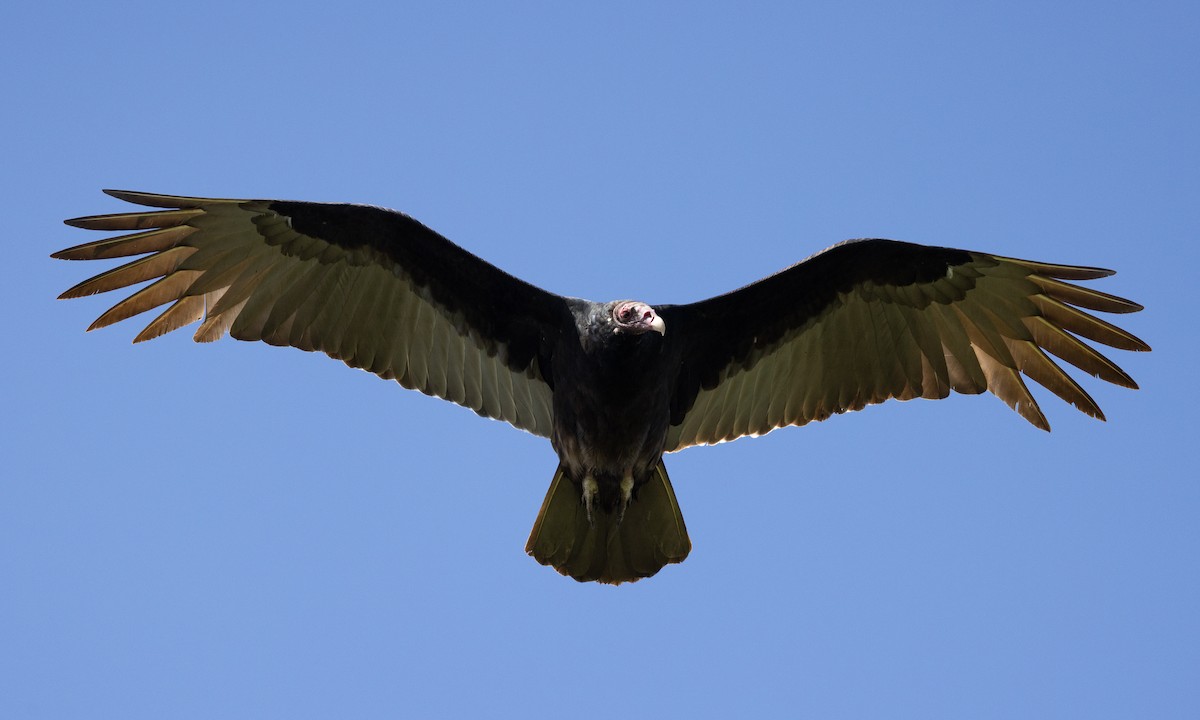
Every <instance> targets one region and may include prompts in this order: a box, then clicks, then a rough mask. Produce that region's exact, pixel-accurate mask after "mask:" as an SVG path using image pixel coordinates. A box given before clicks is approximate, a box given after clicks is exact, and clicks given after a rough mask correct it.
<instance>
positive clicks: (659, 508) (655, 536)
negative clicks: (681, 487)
mask: <svg viewBox="0 0 1200 720" xmlns="http://www.w3.org/2000/svg"><path fill="white" fill-rule="evenodd" d="M597 510H598V511H597V512H595V517H594V522H591V523H589V522H588V518H587V509H586V508H585V507H584V504H583V499H582V491H581V490H580V487H579V485H578V484H576V483H575V482H572V481H571V479H570V478H569V477H567V474H566V472H564V470H563V468H562V467H559V468H558V471H557V472H555V473H554V479H553V480H552V481H551V482H550V489H549V490H548V491H547V492H546V499H545V500H543V501H542V509H541V510H540V511H539V512H538V517H537V520H536V521H535V522H534V524H533V532H531V533H530V534H529V542H528V543H526V545H525V552H527V553H529V554H530V555H532V556H533V558H534V559H535V560H537V561H538V562H540V563H541V564H543V565H550V566H552V567H553V568H554V569H555V570H557V571H559V572H560V573H562V574H563V575H569V576H571V577H573V578H575V579H576V580H578V581H580V582H589V581H598V582H602V583H610V584H613V585H618V584H620V583H623V582H634V581H636V580H639V579H641V578H644V577H650V576H651V575H653V574H654V573H656V572H658V571H659V570H661V569H662V568H663V566H664V565H666V564H667V563H677V562H682V561H683V559H684V558H686V557H687V556H688V552H690V551H691V549H692V541H691V540H689V539H688V534H687V527H685V526H684V524H683V514H682V513H680V511H679V503H678V501H676V499H675V490H674V489H673V488H672V487H671V480H670V478H668V477H667V468H666V466H665V465H663V463H662V461H661V460H660V461H659V463H658V465H657V466H656V467H655V469H654V472H653V473H652V474H651V476H650V479H649V480H648V481H647V482H646V483H645V484H643V485H641V486H640V487H638V489H637V490H636V492H635V494H634V497H633V499H632V501H630V503H629V507H628V508H626V509H625V515H624V517H623V518H621V519H620V520H619V521H618V517H619V513H618V512H617V511H616V510H612V511H608V510H604V509H599V508H598V509H597Z"/></svg>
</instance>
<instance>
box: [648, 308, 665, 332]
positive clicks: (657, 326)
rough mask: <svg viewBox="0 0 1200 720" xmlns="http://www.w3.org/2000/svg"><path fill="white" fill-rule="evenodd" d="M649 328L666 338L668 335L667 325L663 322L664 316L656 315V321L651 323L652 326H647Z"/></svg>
mask: <svg viewBox="0 0 1200 720" xmlns="http://www.w3.org/2000/svg"><path fill="white" fill-rule="evenodd" d="M647 327H649V328H650V329H651V330H653V331H654V332H656V333H658V334H659V335H663V336H666V334H667V324H666V323H665V322H663V319H662V316H661V315H659V314H658V313H654V319H653V320H651V321H650V324H649V325H647Z"/></svg>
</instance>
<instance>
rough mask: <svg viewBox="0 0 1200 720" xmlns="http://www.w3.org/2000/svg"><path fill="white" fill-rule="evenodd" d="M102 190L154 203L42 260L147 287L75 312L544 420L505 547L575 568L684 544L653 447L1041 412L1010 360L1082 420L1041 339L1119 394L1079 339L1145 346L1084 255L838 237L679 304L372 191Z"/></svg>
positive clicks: (643, 570) (533, 425) (641, 570)
mask: <svg viewBox="0 0 1200 720" xmlns="http://www.w3.org/2000/svg"><path fill="white" fill-rule="evenodd" d="M106 192H107V193H108V194H110V195H112V196H114V197H117V198H120V199H122V200H126V201H129V202H131V203H136V204H138V205H143V206H148V207H153V208H162V209H159V210H152V211H137V212H128V213H120V214H112V215H95V216H90V217H82V218H77V219H74V220H68V221H67V223H68V224H69V225H73V226H75V227H80V228H86V229H91V230H120V231H133V232H132V233H131V234H126V235H121V236H118V237H112V238H107V239H104V240H99V241H96V242H90V243H85V244H83V245H78V246H75V247H72V248H69V249H66V250H62V251H60V252H57V253H55V254H54V255H53V257H56V258H60V259H65V260H101V259H108V258H123V257H130V256H142V257H140V258H138V259H136V260H133V261H132V262H128V263H126V264H123V265H121V266H119V267H116V268H114V269H111V270H108V271H107V272H104V273H101V274H99V275H97V276H95V277H93V278H91V279H88V280H85V281H84V282H81V283H79V284H78V285H76V286H75V287H73V288H71V289H70V290H67V291H66V292H65V293H63V294H62V296H61V297H63V298H75V297H81V296H84V295H91V294H94V293H100V292H107V291H109V290H117V289H120V288H125V287H129V286H131V285H136V284H138V283H143V282H145V281H153V282H151V283H150V284H148V285H145V286H144V287H142V288H140V289H139V290H137V291H136V292H134V293H133V294H132V295H130V296H129V297H127V298H125V299H124V300H122V301H121V302H119V303H117V304H116V305H115V306H113V307H112V308H111V309H110V310H108V311H107V312H105V313H104V314H103V315H101V316H100V317H99V318H98V319H97V320H96V321H95V322H94V323H92V326H91V327H90V328H89V329H94V328H98V327H104V326H106V325H110V324H112V323H115V322H118V321H121V320H125V319H127V318H130V317H132V316H134V315H137V314H140V313H143V312H145V311H147V310H151V309H153V308H157V307H160V306H164V305H165V306H166V309H165V310H164V311H163V312H162V313H161V314H160V315H158V317H156V318H155V319H154V320H153V321H151V322H150V323H149V324H148V325H147V326H146V327H145V329H143V330H142V331H141V332H140V333H139V334H138V335H137V337H136V338H135V342H138V341H142V340H149V339H151V338H155V337H158V336H159V335H162V334H164V333H167V332H170V331H172V330H176V329H178V328H180V327H183V326H185V325H189V324H192V323H195V322H197V321H199V322H200V325H199V327H198V329H197V330H196V333H195V339H196V340H197V341H200V342H208V341H212V340H216V339H218V338H220V337H221V336H222V335H224V334H225V333H229V334H230V335H232V336H233V337H235V338H237V339H239V340H262V341H265V342H267V343H270V344H272V345H290V346H292V347H297V348H300V349H303V350H319V351H321V352H324V353H326V354H328V355H329V356H331V357H334V358H338V359H340V360H342V361H344V362H345V363H346V364H348V365H351V366H353V367H358V368H363V369H365V370H369V371H370V372H373V373H375V374H377V375H379V376H380V377H383V378H386V379H394V380H396V381H398V382H399V383H400V384H401V385H403V386H405V387H407V388H412V389H415V390H420V391H421V392H423V393H426V394H428V395H434V396H437V397H440V398H444V399H446V400H449V401H451V402H454V403H457V404H459V405H462V406H464V407H468V408H471V409H472V410H474V411H475V412H476V413H478V414H480V415H483V416H485V417H491V418H496V419H498V420H503V421H505V422H507V423H509V424H511V425H513V426H515V427H517V428H520V429H522V430H527V431H529V432H531V433H533V434H535V435H540V436H542V437H547V438H549V439H550V442H551V445H552V446H553V447H554V450H555V452H556V453H557V454H558V459H559V462H558V469H557V470H556V471H555V473H554V476H553V479H552V481H551V484H550V489H549V491H548V492H547V494H546V499H545V500H544V501H543V503H542V508H541V511H540V512H539V514H538V516H537V520H536V521H535V523H534V527H533V532H532V533H531V534H530V537H529V543H528V544H527V546H526V551H527V552H529V554H531V555H532V556H533V557H534V558H535V559H537V560H538V562H541V563H543V564H547V565H552V566H553V567H554V568H555V569H557V570H558V571H559V572H561V573H563V574H565V575H570V576H571V577H573V578H575V579H576V580H581V581H585V580H598V581H600V582H606V583H620V582H626V581H634V580H637V579H639V578H643V577H648V576H650V575H653V574H654V573H656V572H658V571H659V570H660V569H661V568H662V567H663V566H664V565H666V564H667V563H673V562H680V561H682V560H683V559H684V558H685V557H687V554H688V552H689V551H690V550H691V541H690V540H689V539H688V535H687V529H686V527H685V525H684V522H683V516H682V515H681V514H680V511H679V505H678V503H677V501H676V499H675V493H674V490H673V488H672V487H671V482H670V480H669V478H668V476H667V471H666V467H665V466H664V464H663V454H664V453H667V452H674V451H676V450H681V449H683V448H685V447H689V446H692V445H704V444H711V443H717V442H723V441H726V440H733V439H735V438H739V437H743V436H746V435H761V434H763V433H766V432H770V431H771V430H773V429H775V428H779V427H784V426H786V425H803V424H805V423H808V422H812V421H816V420H823V419H825V418H827V417H829V416H830V415H832V414H835V413H843V412H846V411H849V410H858V409H861V408H863V407H865V406H866V405H869V404H872V403H880V402H883V401H885V400H887V399H889V398H897V399H900V400H907V399H911V398H916V397H923V398H943V397H946V396H947V395H949V393H950V391H951V390H954V391H957V392H961V393H981V392H983V391H985V390H990V391H991V392H992V393H994V394H995V395H997V396H998V397H1000V399H1001V400H1003V401H1004V402H1005V403H1007V404H1008V405H1009V406H1010V407H1012V408H1013V409H1014V410H1016V411H1017V412H1018V413H1020V415H1021V416H1022V417H1024V418H1025V419H1026V420H1028V421H1029V422H1031V423H1033V424H1034V425H1036V426H1037V427H1039V428H1042V429H1045V430H1049V428H1050V426H1049V424H1048V423H1047V421H1046V418H1045V416H1044V415H1043V414H1042V411H1041V409H1040V408H1039V407H1038V404H1037V402H1036V401H1035V400H1034V398H1033V396H1032V395H1030V393H1029V390H1028V388H1027V387H1026V385H1025V378H1029V379H1032V380H1033V381H1034V382H1037V383H1039V384H1041V385H1043V386H1045V387H1046V388H1047V389H1049V390H1050V391H1051V392H1053V393H1054V394H1055V395H1057V396H1058V397H1060V398H1062V399H1063V400H1065V401H1066V402H1068V403H1070V404H1071V405H1074V406H1075V407H1076V408H1078V409H1079V410H1081V411H1082V412H1084V413H1086V414H1088V415H1091V416H1093V417H1096V418H1100V419H1103V417H1104V416H1103V414H1102V413H1101V411H1100V408H1099V406H1098V405H1097V404H1096V402H1095V401H1094V400H1092V398H1091V397H1090V396H1089V395H1088V394H1087V392H1086V391H1084V389H1083V388H1082V387H1080V386H1079V384H1078V383H1077V382H1075V380H1074V379H1072V378H1071V376H1070V375H1068V374H1067V373H1066V372H1065V371H1064V370H1063V369H1062V368H1061V367H1060V366H1059V365H1058V363H1057V362H1055V360H1053V359H1052V358H1051V357H1050V355H1053V356H1055V357H1057V358H1059V359H1060V360H1063V361H1066V362H1067V363H1069V364H1071V365H1074V366H1075V367H1077V368H1079V369H1081V370H1083V371H1084V372H1086V373H1088V374H1090V375H1094V376H1096V377H1100V378H1102V379H1104V380H1107V381H1109V382H1112V383H1115V384H1118V385H1122V386H1125V387H1130V388H1136V387H1137V385H1136V383H1134V381H1133V380H1132V378H1130V377H1129V376H1128V375H1127V374H1126V373H1125V372H1124V371H1123V370H1121V369H1120V368H1119V367H1117V365H1116V364H1115V363H1113V362H1112V361H1111V360H1109V359H1108V358H1106V357H1105V356H1104V355H1102V354H1100V353H1099V352H1097V351H1096V350H1095V349H1094V348H1093V347H1092V346H1091V345H1089V344H1087V343H1085V342H1083V340H1081V339H1080V338H1085V339H1087V340H1091V341H1093V342H1096V343H1101V344H1104V345H1108V346H1111V347H1114V348H1119V349H1122V350H1143V351H1144V350H1149V349H1150V348H1149V347H1148V346H1147V345H1146V344H1145V343H1144V342H1142V341H1141V340H1139V339H1138V338H1136V337H1134V336H1133V335H1131V334H1130V333H1128V332H1126V331H1124V330H1122V329H1120V328H1118V327H1116V326H1114V325H1112V324H1110V323H1108V322H1106V321H1104V320H1101V319H1099V318H1098V317H1096V316H1094V315H1092V314H1090V313H1089V312H1086V311H1089V310H1090V311H1099V312H1107V313H1128V312H1135V311H1137V310H1141V309H1142V308H1141V306H1140V305H1138V304H1137V303H1134V302H1131V301H1129V300H1125V299H1122V298H1119V297H1115V296H1113V295H1108V294H1105V293H1102V292H1098V291H1096V290H1092V289H1089V288H1085V287H1082V286H1080V285H1076V284H1074V283H1073V282H1068V281H1078V280H1093V279H1096V278H1101V277H1105V276H1107V275H1111V274H1112V272H1111V271H1109V270H1101V269H1098V268H1090V267H1078V266H1072V265H1053V264H1049V263H1041V262H1032V261H1028V260H1018V259H1014V258H1006V257H1000V256H997V255H989V254H987V253H981V252H974V251H969V250H955V249H950V248H940V247H928V246H922V245H914V244H911V243H904V242H897V241H893V240H852V241H848V242H844V243H841V244H839V245H835V246H834V247H832V248H829V249H828V250H825V251H824V252H821V253H818V254H817V255H814V256H812V257H810V258H809V259H808V260H805V261H804V262H801V263H798V264H796V265H793V266H792V267H790V268H787V269H786V270H783V271H781V272H779V273H777V274H775V275H772V276H770V277H768V278H765V279H763V280H760V281H758V282H756V283H753V284H751V285H748V286H746V287H744V288H741V289H739V290H735V291H733V292H731V293H728V294H725V295H721V296H718V297H715V298H711V299H708V300H703V301H700V302H696V303H691V304H688V305H649V304H647V303H644V302H640V301H635V300H618V301H613V302H605V303H597V302H591V301H588V300H580V299H577V298H568V297H562V296H559V295H555V294H553V293H549V292H546V291H544V290H542V289H540V288H537V287H534V286H533V285H530V284H529V283H526V282H524V281H522V280H520V279H518V278H515V277H513V276H511V275H509V274H507V273H505V272H503V271H502V270H500V269H498V268H496V267H494V266H492V265H491V264H489V263H487V262H485V261H483V260H481V259H479V258H478V257H476V256H474V255H472V254H471V253H469V252H467V251H465V250H463V249H462V248H460V247H458V246H457V245H455V244H453V243H452V242H450V241H449V240H447V239H445V238H443V237H442V236H441V235H438V234H437V233H436V232H434V231H432V230H430V229H429V228H427V227H425V226H424V225H422V224H421V223H419V222H417V221H416V220H413V219H412V218H410V217H409V216H407V215H404V214H402V213H398V212H394V211H391V210H386V209H383V208H377V207H370V206H365V205H346V204H326V203H309V202H291V201H280V200H229V199H209V198H194V197H179V196H171V195H156V194H151V193H141V192H127V191H115V190H109V191H106ZM1047 353H1049V355H1048V354H1047Z"/></svg>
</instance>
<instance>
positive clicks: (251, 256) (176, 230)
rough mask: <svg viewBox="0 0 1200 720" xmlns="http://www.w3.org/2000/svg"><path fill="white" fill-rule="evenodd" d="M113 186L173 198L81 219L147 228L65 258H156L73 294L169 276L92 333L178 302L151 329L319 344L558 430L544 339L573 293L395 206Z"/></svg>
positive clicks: (96, 226) (533, 427) (513, 419)
mask: <svg viewBox="0 0 1200 720" xmlns="http://www.w3.org/2000/svg"><path fill="white" fill-rule="evenodd" d="M109 194H111V195H114V196H116V197H118V198H121V199H123V200H128V201H130V202H133V203H137V204H141V205H147V206H151V207H160V208H167V209H166V210H161V211H148V212H126V213H120V214H113V215H99V216H92V217H84V218H77V219H74V220H68V221H67V223H68V224H70V225H73V226H76V227H80V228H86V229H93V230H134V231H137V232H134V233H132V234H129V235H124V236H121V237H116V238H106V239H104V240H99V241H96V242H91V243H85V244H83V245H78V246H75V247H72V248H69V249H67V250H63V251H61V252H58V253H55V254H54V257H56V258H61V259H67V260H95V259H106V258H118V257H130V256H135V255H144V257H140V258H138V259H135V260H132V261H131V262H128V263H126V264H124V265H121V266H120V267H117V268H114V269H111V270H108V271H106V272H103V273H101V274H99V275H97V276H96V277H93V278H91V279H88V280H85V281H83V282H81V283H79V284H78V285H76V286H75V287H73V288H71V289H70V290H68V291H66V292H65V293H63V294H62V297H64V298H74V297H81V296H84V295H90V294H94V293H99V292H108V291H111V290H118V289H121V288H126V287H129V286H132V285H136V284H138V283H142V282H145V281H148V280H153V281H154V282H153V283H151V284H150V285H147V286H145V287H143V288H141V289H139V290H137V291H136V292H134V293H133V294H132V295H130V296H129V297H127V298H125V299H123V300H122V301H120V302H118V303H117V304H116V305H115V306H113V308H112V309H110V310H109V311H107V312H105V313H104V314H103V315H101V316H100V318H99V319H97V320H96V322H95V323H93V325H92V328H90V329H94V328H98V327H104V326H106V325H109V324H112V323H115V322H119V321H121V320H125V319H128V318H130V317H133V316H134V315H137V314H140V313H143V312H146V311H148V310H151V309H153V308H156V307H160V306H163V305H167V306H168V307H167V309H166V311H165V312H163V313H162V314H160V315H159V316H158V317H157V318H156V319H155V320H153V321H151V323H150V324H149V325H147V326H146V328H145V329H144V330H143V331H142V332H141V333H140V334H138V336H137V338H136V341H142V340H148V339H151V338H154V337H158V336H159V335H162V334H163V333H167V332H171V331H172V330H176V329H178V328H180V327H183V326H184V325H188V324H191V323H194V322H196V321H198V320H200V321H202V322H201V324H200V327H199V329H198V330H197V332H196V335H195V339H196V340H197V341H204V342H207V341H211V340H215V339H217V338H219V337H221V336H222V335H224V334H225V333H226V332H229V333H230V334H231V335H233V336H234V337H235V338H237V339H239V340H263V341H265V342H268V343H271V344H273V345H291V346H294V347H298V348H301V349H304V350H319V351H321V352H324V353H326V354H328V355H330V356H331V357H334V358H337V359H340V360H343V361H344V362H345V363H346V364H348V365H351V366H353V367H359V368H364V369H366V370H369V371H370V372H373V373H375V374H377V375H380V376H381V377H384V378H389V379H395V380H397V381H399V382H400V383H401V384H402V385H404V386H405V387H409V388H413V389H416V390H420V391H421V392H424V393H426V394H429V395H434V396H437V397H441V398H445V399H447V400H450V401H452V402H455V403H458V404H460V405H463V406H465V407H469V408H471V409H472V410H475V411H476V412H477V413H479V414H481V415H484V416H487V417H494V418H497V419H500V420H504V421H506V422H509V423H511V424H512V425H514V426H516V427H518V428H521V429H523V430H528V431H530V432H532V433H535V434H537V435H542V436H549V434H550V424H551V411H550V408H551V399H550V397H551V391H550V386H549V384H548V381H547V378H546V377H545V376H544V374H543V370H542V367H541V364H542V363H540V362H539V360H540V355H541V353H542V352H543V348H542V347H540V346H539V343H541V342H544V341H545V340H546V339H548V338H552V337H553V334H554V333H555V332H557V327H556V326H555V319H556V316H555V313H556V312H565V308H562V307H560V306H561V302H560V301H561V298H558V296H555V295H551V294H550V293H546V292H544V291H542V290H539V289H537V288H534V287H533V286H531V285H528V284H527V283H523V282H521V281H519V280H517V279H516V278H512V277H511V276H508V275H506V274H504V273H502V272H501V271H499V270H497V269H496V268H494V267H492V266H491V265H488V264H487V263H485V262H483V261H482V260H480V259H479V258H476V257H475V256H473V255H470V254H469V253H467V252H466V251H464V250H462V249H461V248H458V247H457V246H455V245H453V244H452V243H450V242H449V241H448V240H445V239H444V238H442V237H441V236H439V235H437V234H436V233H433V231H431V230H428V228H425V227H424V226H422V225H420V224H419V223H416V221H413V220H411V219H410V218H408V217H407V216H403V215H400V214H399V213H393V212H391V211H385V210H382V209H379V208H369V207H365V206H346V205H338V206H325V205H320V204H316V203H281V202H278V201H269V200H223V199H207V198H190V197H177V196H168V195H153V194H148V193H133V192H124V191H110V192H109ZM297 218H299V220H297ZM146 253H149V254H146Z"/></svg>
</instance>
